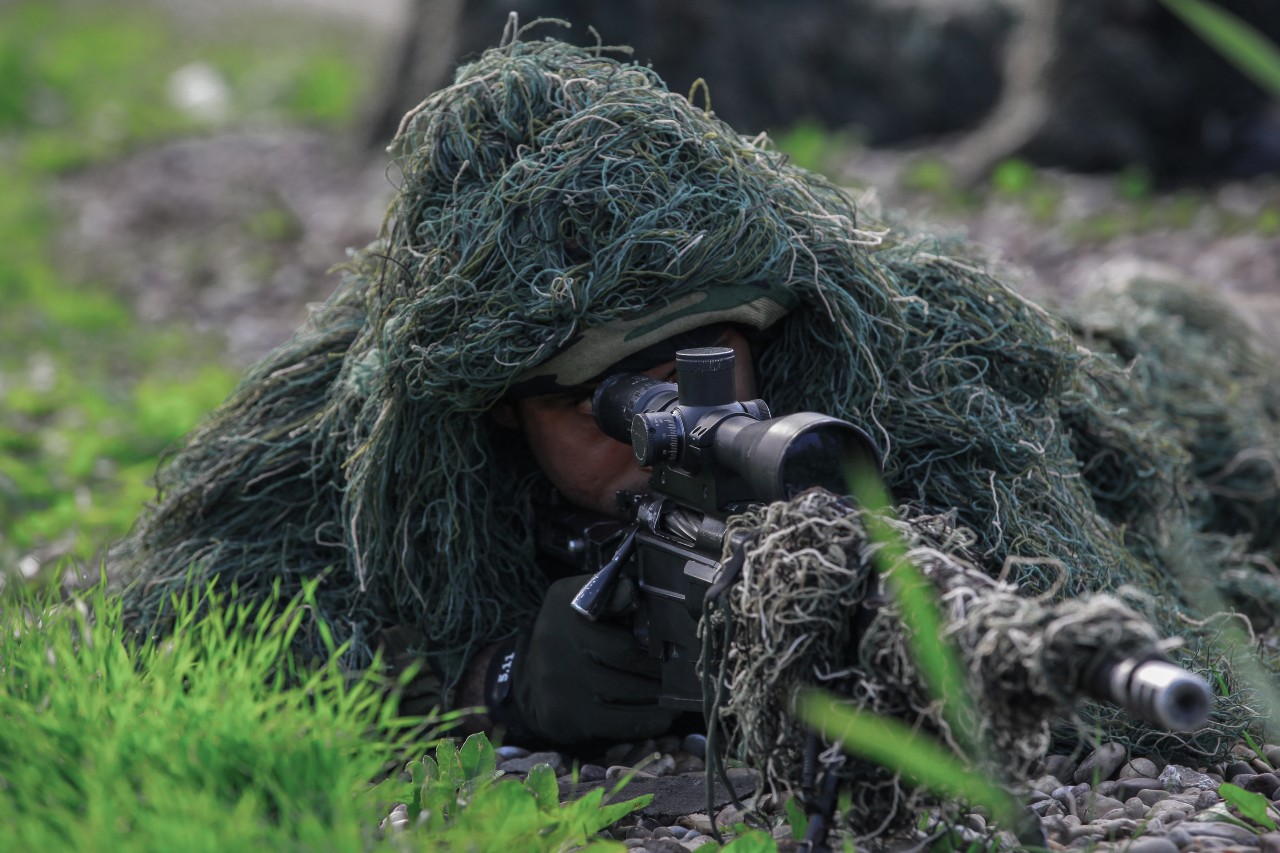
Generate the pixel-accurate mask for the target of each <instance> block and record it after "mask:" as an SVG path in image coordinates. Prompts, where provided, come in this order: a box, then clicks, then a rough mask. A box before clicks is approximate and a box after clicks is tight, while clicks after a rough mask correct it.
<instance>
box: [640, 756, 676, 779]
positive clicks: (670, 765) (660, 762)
mask: <svg viewBox="0 0 1280 853" xmlns="http://www.w3.org/2000/svg"><path fill="white" fill-rule="evenodd" d="M644 770H646V771H647V772H649V773H652V774H653V775H654V776H670V775H671V774H673V773H675V772H676V760H675V758H673V757H672V756H671V755H670V754H668V753H663V754H662V755H660V756H659V757H658V758H657V760H655V761H651V762H649V763H648V764H646V765H644Z"/></svg>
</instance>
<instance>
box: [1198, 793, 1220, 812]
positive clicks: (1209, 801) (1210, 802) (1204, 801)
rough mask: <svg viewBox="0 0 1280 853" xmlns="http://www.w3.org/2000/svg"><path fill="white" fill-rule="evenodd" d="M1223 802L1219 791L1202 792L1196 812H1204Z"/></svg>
mask: <svg viewBox="0 0 1280 853" xmlns="http://www.w3.org/2000/svg"><path fill="white" fill-rule="evenodd" d="M1221 800H1222V798H1221V797H1219V796H1218V792H1217V791H1201V792H1200V796H1199V797H1197V798H1196V811H1204V810H1205V809H1207V808H1210V807H1212V806H1215V805H1217V804H1218V803H1219V802H1220V801H1221Z"/></svg>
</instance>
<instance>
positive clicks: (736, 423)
mask: <svg viewBox="0 0 1280 853" xmlns="http://www.w3.org/2000/svg"><path fill="white" fill-rule="evenodd" d="M676 373H677V382H676V383H671V382H662V381H660V380H657V379H653V378H652V377H648V376H645V375H643V374H632V373H624V374H617V375H615V376H611V377H609V378H608V379H606V380H605V381H604V382H603V383H601V385H600V387H599V388H597V389H596V393H595V396H594V398H593V408H594V411H595V417H596V423H597V424H599V426H600V429H601V430H602V431H603V432H604V433H605V434H606V435H608V436H610V437H612V438H615V439H617V440H618V441H622V442H625V443H629V444H630V445H631V449H632V451H633V452H634V453H635V457H636V461H637V462H639V463H640V465H641V466H646V467H647V466H653V468H654V478H655V485H658V486H659V487H660V490H662V491H666V492H668V493H674V494H675V495H676V496H678V497H685V498H686V499H689V500H691V501H692V502H693V503H695V504H696V505H702V506H703V507H704V508H705V509H707V510H717V509H722V508H723V507H724V506H725V505H727V504H728V503H732V502H735V501H763V502H766V503H767V502H772V501H777V500H786V499H788V498H791V497H793V496H794V495H796V494H798V493H800V492H802V491H804V490H805V489H808V488H811V487H813V486H821V487H823V488H825V489H827V490H828V491H831V492H833V493H835V494H847V493H848V491H849V481H848V478H849V476H850V469H851V468H852V467H853V466H856V465H870V466H872V469H873V470H878V469H879V460H880V453H879V451H878V449H877V448H876V446H875V444H874V442H872V440H871V438H870V437H869V436H868V435H867V434H866V433H865V432H863V431H862V430H861V429H859V428H858V427H856V426H854V425H853V424H851V423H849V422H848V421H844V420H840V419H839V418H833V417H830V416H827V415H821V414H817V413H815V412H798V413H796V414H791V415H786V416H783V417H778V418H775V417H773V416H772V414H771V413H770V412H769V407H768V406H767V405H765V402H764V401H763V400H749V401H745V402H743V401H739V400H738V399H737V392H736V387H735V382H734V378H735V377H734V352H733V350H732V349H730V348H728V347H699V348H695V349H684V350H680V351H679V352H678V353H676ZM708 504H710V505H708Z"/></svg>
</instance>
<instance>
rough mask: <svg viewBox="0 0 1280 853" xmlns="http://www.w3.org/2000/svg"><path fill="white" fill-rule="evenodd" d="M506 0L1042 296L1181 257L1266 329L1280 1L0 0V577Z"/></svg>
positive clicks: (368, 197)
mask: <svg viewBox="0 0 1280 853" xmlns="http://www.w3.org/2000/svg"><path fill="white" fill-rule="evenodd" d="M1206 10H1207V11H1206ZM512 11H515V12H517V13H518V15H519V20H520V22H521V23H522V24H525V23H528V22H530V21H533V20H534V19H536V18H540V17H550V18H560V19H564V20H566V21H569V22H572V27H571V28H567V29H566V28H563V27H561V26H559V25H556V24H544V25H541V26H540V27H538V28H536V29H534V30H532V31H531V32H530V33H528V34H526V35H525V36H524V37H525V38H541V37H543V36H555V37H559V38H564V39H566V40H569V41H573V42H576V43H579V44H588V45H590V44H596V43H601V44H604V45H630V46H631V47H632V48H633V49H634V52H633V54H632V58H633V59H634V60H635V61H637V62H641V63H645V64H652V66H653V67H654V68H655V69H656V70H657V71H658V72H659V74H660V75H661V76H662V77H663V78H664V79H665V80H666V81H667V83H668V85H669V86H670V87H671V89H672V90H674V91H677V92H681V93H687V92H691V91H693V90H694V89H695V81H699V80H701V81H704V82H705V84H706V87H705V92H704V91H703V90H702V89H701V87H700V84H699V88H698V91H697V94H696V96H695V99H696V100H697V101H698V102H699V103H702V102H703V100H702V99H703V98H705V99H706V103H708V104H709V106H710V108H711V109H712V110H714V111H715V112H716V113H717V114H718V115H719V116H720V117H722V118H724V119H725V120H726V121H728V122H729V123H731V124H732V125H733V126H734V127H735V128H737V129H738V130H739V131H741V132H743V133H747V134H756V133H760V132H766V133H768V134H769V135H770V136H771V137H772V138H773V139H774V141H775V143H776V144H777V145H778V146H779V147H780V148H782V149H783V150H784V151H786V152H787V153H788V154H789V155H790V156H791V157H792V159H793V160H794V161H796V162H797V163H799V164H800V165H803V166H805V167H808V168H812V169H816V170H821V171H824V172H826V173H828V174H829V175H831V176H832V177H833V178H834V179H835V180H837V181H839V182H840V183H842V184H843V185H845V186H848V187H849V188H850V191H851V192H853V193H855V194H856V195H857V196H858V197H859V198H860V200H861V202H862V204H863V206H864V208H865V209H866V210H867V211H868V212H869V213H871V214H872V215H876V216H882V217H885V218H886V219H888V220H889V221H891V222H894V223H902V227H911V228H914V229H924V230H929V231H933V232H935V233H939V234H942V235H946V236H955V237H961V238H965V239H969V240H972V241H974V242H975V243H977V244H980V245H981V246H983V247H984V251H985V252H986V254H987V256H988V257H989V259H990V263H992V264H997V265H1000V266H1001V267H1002V268H1003V269H1004V270H1005V272H1004V274H1005V275H1006V276H1007V277H1008V278H1009V280H1010V281H1012V282H1014V283H1015V284H1016V286H1018V287H1020V288H1023V289H1024V290H1025V291H1026V292H1028V293H1029V294H1031V295H1033V296H1035V297H1036V298H1039V299H1043V300H1046V301H1050V302H1052V301H1054V300H1058V299H1070V298H1071V296H1072V294H1075V293H1078V292H1080V291H1081V290H1083V289H1085V288H1089V287H1094V286H1099V285H1101V284H1105V282H1107V281H1108V280H1111V279H1115V278H1122V277H1125V276H1130V275H1134V274H1136V273H1144V272H1145V273H1150V274H1159V275H1166V276H1173V277H1177V278H1186V279H1191V280H1195V281H1200V282H1203V283H1205V284H1207V285H1210V286H1213V287H1215V288H1218V289H1221V290H1222V291H1223V292H1224V293H1227V294H1229V295H1230V296H1231V297H1232V298H1233V299H1235V300H1236V301H1237V302H1238V303H1239V305H1240V306H1241V308H1242V309H1243V310H1244V311H1245V313H1246V314H1247V316H1248V317H1249V319H1250V320H1251V321H1252V322H1253V323H1255V325H1257V326H1258V327H1259V328H1260V329H1262V330H1264V331H1265V332H1266V333H1267V334H1268V335H1269V336H1271V337H1273V338H1274V336H1275V335H1277V334H1280V319H1278V318H1280V294H1278V293H1277V291H1278V290H1280V288H1278V286H1277V281H1278V280H1280V239H1278V237H1280V182H1278V181H1277V178H1276V175H1277V172H1280V96H1278V93H1280V60H1277V59H1276V56H1277V54H1276V53H1275V49H1274V44H1275V43H1276V42H1278V41H1280V8H1278V7H1277V6H1276V3H1275V0H1216V2H1213V3H1212V4H1208V3H1207V0H1206V2H1197V0H1074V2H1064V0H681V2H677V0H613V2H610V3H600V2H594V3H593V2H587V0H558V2H557V0H252V1H251V0H222V2H220V3H217V4H213V3H207V2H197V0H146V2H143V1H142V0H137V2H135V1H134V0H113V2H102V0H99V2H92V0H0V583H3V582H4V581H5V578H6V577H8V578H10V579H14V578H19V577H22V578H36V577H46V576H49V575H50V574H51V573H52V572H54V570H55V569H56V568H57V567H58V566H59V564H60V563H61V562H63V561H64V560H65V558H73V559H75V560H76V561H78V562H79V563H80V564H81V565H82V566H83V567H87V568H89V569H90V570H92V569H93V566H94V565H95V563H94V561H95V557H96V555H97V554H98V553H100V550H101V548H102V546H103V545H104V544H105V543H106V542H108V541H110V539H112V538H113V537H115V536H118V535H120V534H121V533H122V532H124V530H126V529H127V528H128V525H129V523H130V522H131V521H132V519H133V518H134V517H135V516H136V515H137V512H138V510H139V508H140V507H141V506H142V504H143V502H144V501H146V500H147V499H148V497H149V494H150V490H149V487H148V485H147V481H148V479H149V478H150V476H151V474H152V472H153V471H154V469H155V465H156V462H157V459H158V458H159V457H160V456H161V454H162V453H163V452H164V450H165V449H166V448H169V447H172V446H173V443H174V442H176V441H178V440H179V439H180V438H181V436H182V435H183V434H184V433H185V432H186V431H187V430H188V429H190V428H191V426H192V425H194V424H195V423H196V422H197V420H198V419H199V418H200V417H201V416H202V415H203V414H204V413H205V412H207V411H208V410H209V409H211V408H212V407H214V406H215V405H217V403H218V402H219V401H220V400H221V399H222V398H223V397H224V396H225V395H226V394H227V393H228V391H229V390H230V389H231V388H232V387H233V385H234V383H235V382H236V380H237V378H238V377H239V375H240V373H241V371H242V370H243V369H244V368H245V366H247V365H248V364H251V363H252V362H253V361H254V360H256V359H258V358H260V357H261V356H262V355H263V354H265V353H266V352H267V351H269V350H270V349H271V348H272V347H274V346H276V345H278V344H279V343H281V342H283V341H284V340H285V339H287V337H288V336H289V334H290V333H291V332H292V330H293V329H295V328H296V327H297V326H298V325H299V324H300V323H301V322H302V321H303V320H304V319H305V317H306V312H307V308H306V306H307V305H308V304H309V303H314V302H316V301H319V300H323V299H324V298H325V297H326V296H327V295H328V293H329V292H330V291H331V290H332V287H333V284H334V278H333V276H332V275H331V274H328V273H327V271H328V270H329V269H330V267H332V266H333V265H334V264H336V263H340V262H341V261H342V260H343V259H344V258H345V252H346V250H347V249H348V248H351V247H358V246H361V245H364V244H365V243H367V242H368V241H369V240H371V239H372V238H373V237H374V236H375V235H376V233H377V230H378V227H379V225H380V223H381V221H382V216H383V213H384V212H385V209H386V206H387V203H388V202H389V201H390V199H391V197H392V195H393V193H394V175H391V174H389V173H388V171H387V162H386V154H385V150H384V149H385V146H386V144H387V142H388V141H389V140H390V138H391V136H392V135H393V134H394V130H395V127H396V125H397V123H398V121H399V119H400V116H401V115H402V114H403V113H404V112H405V111H406V110H407V109H409V108H411V107H412V106H414V105H415V104H417V103H418V102H419V101H421V100H422V99H423V98H424V97H425V96H426V95H427V94H429V93H430V92H431V91H433V90H435V89H437V88H439V87H440V86H442V85H445V84H446V83H447V82H448V81H449V80H450V79H451V78H452V75H453V73H454V72H455V70H456V69H457V67H458V65H459V63H460V62H463V61H465V60H466V58H468V57H473V56H475V55H477V54H478V53H479V52H480V51H482V50H483V49H485V48H486V47H490V46H494V45H496V44H497V43H498V42H499V41H500V39H501V38H502V36H503V32H504V29H505V28H506V27H507V25H508V16H509V14H510V12H512ZM1222 12H1226V13H1229V14H1228V16H1227V17H1224V16H1223V15H1221V14H1220V13H1222Z"/></svg>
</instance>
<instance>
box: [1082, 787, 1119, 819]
mask: <svg viewBox="0 0 1280 853" xmlns="http://www.w3.org/2000/svg"><path fill="white" fill-rule="evenodd" d="M1076 809H1077V811H1076V813H1077V814H1078V815H1080V819H1081V820H1084V821H1086V822H1092V821H1095V820H1098V819H1099V818H1101V817H1102V816H1103V815H1106V814H1108V813H1110V812H1114V811H1119V812H1120V813H1121V814H1123V813H1124V803H1122V802H1121V801H1120V800H1117V799H1114V798H1112V797H1103V796H1099V795H1093V796H1090V795H1089V794H1084V795H1082V796H1081V797H1080V798H1079V800H1078V801H1077V806H1076Z"/></svg>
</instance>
